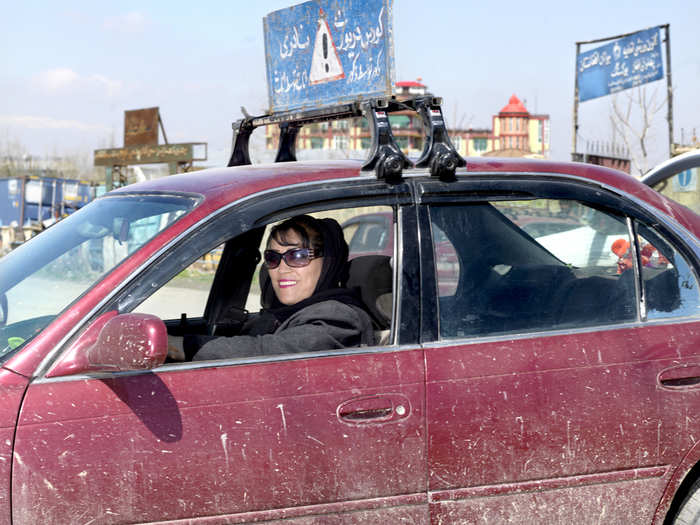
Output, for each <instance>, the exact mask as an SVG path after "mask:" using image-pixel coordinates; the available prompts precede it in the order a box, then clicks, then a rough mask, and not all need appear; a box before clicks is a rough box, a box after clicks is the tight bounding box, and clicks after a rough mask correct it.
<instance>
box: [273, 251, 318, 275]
mask: <svg viewBox="0 0 700 525" xmlns="http://www.w3.org/2000/svg"><path fill="white" fill-rule="evenodd" d="M322 256H323V254H322V253H320V252H316V251H314V250H313V249H311V248H292V249H291V250H287V251H286V252H284V253H279V252H276V251H274V250H265V252H264V253H263V258H264V264H265V267H266V268H267V269H269V270H274V269H275V268H277V267H278V266H279V265H280V262H282V259H284V262H285V263H287V266H289V267H290V268H303V267H304V266H308V265H309V263H310V262H311V260H312V259H316V258H318V257H322Z"/></svg>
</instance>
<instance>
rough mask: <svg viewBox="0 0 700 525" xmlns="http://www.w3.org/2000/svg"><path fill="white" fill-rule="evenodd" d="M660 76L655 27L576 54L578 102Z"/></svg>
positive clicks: (657, 33) (658, 50)
mask: <svg viewBox="0 0 700 525" xmlns="http://www.w3.org/2000/svg"><path fill="white" fill-rule="evenodd" d="M663 76H664V64H663V59H662V57H661V30H660V28H659V27H653V28H650V29H644V30H642V31H638V32H636V33H634V34H632V35H629V36H626V37H622V38H618V39H616V40H615V41H613V42H610V43H608V44H605V45H603V46H599V47H596V48H594V49H590V50H588V51H585V52H583V53H579V54H578V55H577V57H576V78H577V88H578V101H579V102H585V101H586V100H592V99H594V98H598V97H603V96H605V95H610V94H612V93H617V92H619V91H623V90H625V89H630V88H633V87H637V86H640V85H642V84H646V83H649V82H654V81H656V80H661V79H662V78H663Z"/></svg>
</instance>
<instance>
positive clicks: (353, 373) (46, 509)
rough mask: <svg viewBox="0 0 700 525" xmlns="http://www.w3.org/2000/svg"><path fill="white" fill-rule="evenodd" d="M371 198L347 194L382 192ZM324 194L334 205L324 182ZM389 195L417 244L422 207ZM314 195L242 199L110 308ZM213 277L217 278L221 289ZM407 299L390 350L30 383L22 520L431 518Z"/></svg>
mask: <svg viewBox="0 0 700 525" xmlns="http://www.w3.org/2000/svg"><path fill="white" fill-rule="evenodd" d="M373 188H374V189H373ZM373 188H372V187H370V188H369V189H367V188H364V189H354V190H353V189H352V188H343V189H341V190H339V191H341V192H342V195H343V196H344V197H347V196H348V194H351V193H352V191H354V192H355V194H360V192H362V193H363V194H365V195H366V192H367V191H369V192H370V193H372V191H374V193H375V194H378V193H379V192H380V191H384V185H383V184H379V183H378V184H375V185H374V186H373ZM319 191H320V192H321V193H322V194H323V195H324V196H325V197H326V198H328V199H332V198H333V195H332V193H333V191H332V189H329V188H328V187H327V186H326V187H324V188H322V190H319ZM392 191H393V192H394V194H393V195H390V197H387V198H386V199H388V201H389V203H390V204H394V205H395V206H394V209H395V210H397V224H399V225H402V226H401V228H402V230H401V231H402V233H401V237H402V238H405V237H406V236H408V237H410V238H415V234H416V233H415V232H416V229H415V219H411V217H412V214H413V208H412V207H411V206H407V207H406V208H405V209H404V208H403V207H402V206H396V202H397V200H401V199H404V200H406V201H407V199H408V197H406V196H404V197H401V193H402V191H403V192H404V193H405V192H406V190H405V188H404V189H403V190H401V189H397V188H394V190H392ZM319 194H320V193H318V192H314V189H313V188H310V187H309V186H306V187H304V188H303V191H301V190H300V191H299V192H298V193H294V191H293V190H290V189H287V190H286V191H285V193H284V196H283V197H276V196H275V195H274V194H268V195H266V198H265V200H264V201H261V202H260V203H259V205H256V206H251V205H250V203H248V207H247V209H246V210H245V213H243V212H240V211H239V210H237V209H236V208H232V209H230V210H229V211H228V212H226V213H225V214H223V216H222V217H219V218H216V219H215V220H213V221H210V222H209V223H208V224H205V225H204V226H202V228H203V229H202V230H201V231H196V232H190V234H188V236H187V237H188V240H187V242H186V243H181V244H180V245H179V246H175V247H173V248H172V249H170V250H169V251H168V253H167V254H166V255H165V256H163V257H162V258H161V260H160V261H158V262H156V263H155V264H153V265H152V266H151V267H149V268H148V269H146V270H145V271H144V273H143V275H141V276H139V277H138V278H137V279H136V280H135V281H134V282H133V283H132V284H131V285H130V286H128V287H126V288H125V289H124V290H122V291H120V293H119V294H118V296H117V297H115V298H114V300H113V301H111V302H110V303H109V304H108V305H107V306H105V308H104V309H105V310H107V311H109V309H110V308H116V309H121V310H122V311H123V310H127V311H128V310H130V309H133V308H134V307H135V306H136V305H137V304H138V303H139V302H141V301H142V300H143V297H144V296H145V295H146V293H145V292H144V290H145V289H147V288H148V287H150V286H152V285H153V283H160V282H162V281H163V277H162V276H164V275H174V274H177V273H178V272H179V271H180V270H181V269H182V266H179V265H182V264H183V263H182V262H181V261H184V262H185V263H189V262H190V261H191V260H192V258H193V257H196V256H197V254H205V253H208V252H209V251H210V250H211V249H212V248H214V247H215V246H218V245H219V244H220V243H221V242H222V241H223V240H225V236H226V235H231V233H230V231H231V224H240V225H241V226H240V228H241V231H243V232H245V231H247V230H248V229H249V228H251V227H253V225H256V224H257V226H259V225H260V223H258V219H259V218H260V217H267V218H268V220H269V216H270V214H271V213H273V214H276V216H278V217H280V218H282V217H283V216H284V214H285V212H284V211H279V210H282V209H283V208H284V206H285V205H287V206H292V205H299V204H301V203H303V204H304V205H305V206H307V207H311V206H313V205H314V204H313V199H314V198H318V196H319ZM295 195H296V197H295ZM295 199H297V200H295ZM386 199H385V200H386ZM336 202H337V201H336ZM407 202H408V201H407ZM378 204H381V203H380V202H378ZM317 206H318V207H319V208H323V206H322V205H321V204H318V205H317ZM336 206H337V204H336ZM325 207H326V208H327V206H325ZM389 209H391V208H389ZM290 213H291V212H290ZM404 216H406V217H404ZM234 218H235V220H233V219H234ZM257 226H256V227H257ZM222 232H229V233H222ZM234 242H235V241H234ZM410 246H411V244H409V245H408V247H407V248H405V249H404V251H403V258H402V261H403V260H408V261H409V263H407V264H406V265H404V264H403V263H402V262H399V261H398V260H397V261H395V268H396V269H397V271H398V273H397V276H398V277H397V279H399V281H398V282H400V283H403V282H404V281H406V280H408V281H410V282H412V283H413V282H417V281H418V279H417V274H418V270H417V268H418V267H417V265H416V264H414V263H412V262H410V261H415V257H414V256H413V254H412V253H411V248H410ZM397 253H401V251H400V250H399V251H397ZM227 257H228V256H227V255H226V253H225V254H224V256H223V257H222V260H223V259H226V258H227ZM246 267H247V266H246V264H244V263H241V264H240V265H238V266H236V268H237V269H238V271H240V272H241V273H245V272H246V270H245V268H246ZM250 273H252V267H251V268H250ZM220 282H221V281H220V280H219V279H218V275H217V279H215V280H214V284H213V287H214V288H216V287H217V286H218V284H217V283H220ZM411 290H412V288H411V286H402V294H398V295H400V297H398V296H397V298H396V301H398V302H397V303H396V307H395V310H396V312H397V314H396V317H395V319H394V324H393V330H394V337H393V339H392V340H393V341H394V342H393V343H391V344H389V345H385V346H383V347H366V348H352V349H345V350H342V351H332V352H325V353H324V352H322V353H316V354H294V355H283V356H273V357H267V358H252V357H251V358H243V359H237V360H224V361H210V362H198V363H182V364H179V363H178V364H166V365H164V366H162V367H160V368H157V369H155V370H153V371H147V372H125V373H116V372H114V373H104V372H103V373H96V374H88V375H86V374H81V375H75V376H71V375H63V376H60V377H49V376H50V375H51V374H50V373H49V374H48V375H44V376H43V377H37V378H35V379H34V380H33V382H32V384H31V385H30V386H29V388H28V391H27V394H26V396H25V399H24V402H23V406H22V410H21V413H20V418H19V424H18V427H17V435H16V444H15V451H16V453H15V462H14V469H13V494H12V496H13V500H12V501H13V517H14V519H15V521H16V522H18V523H37V522H53V523H61V522H63V523H66V522H76V521H85V522H88V521H91V520H93V521H97V522H100V523H120V522H156V521H168V520H177V519H188V520H192V519H196V518H205V517H217V518H218V519H223V520H227V521H230V520H231V521H233V522H242V521H246V522H247V521H260V520H285V519H288V520H290V521H294V522H298V521H295V520H312V519H320V518H318V516H327V515H336V516H338V517H339V519H341V521H342V522H348V523H349V522H352V523H356V522H367V523H374V522H380V521H385V522H391V523H398V522H401V521H410V522H413V523H426V522H427V495H426V479H427V476H426V460H425V428H424V424H425V415H424V399H425V383H424V366H423V353H422V350H421V349H420V347H419V346H418V345H417V344H416V336H415V334H414V333H413V332H412V330H413V327H414V326H415V323H411V322H410V318H411V317H415V316H416V312H415V304H416V301H415V297H411V295H410V294H411V293H412V291H411ZM134 297H138V298H139V299H137V300H134V299H133V298H134ZM207 308H208V309H209V310H211V309H212V307H211V304H210V305H209V306H208V307H207ZM404 316H408V319H404ZM411 341H413V344H411ZM399 343H401V344H399Z"/></svg>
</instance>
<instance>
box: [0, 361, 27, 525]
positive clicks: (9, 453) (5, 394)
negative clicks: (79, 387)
mask: <svg viewBox="0 0 700 525" xmlns="http://www.w3.org/2000/svg"><path fill="white" fill-rule="evenodd" d="M28 383H29V380H28V379H27V378H26V377H22V376H20V375H18V374H15V373H14V372H12V371H10V370H7V369H4V368H0V399H2V403H0V523H11V521H12V514H11V511H12V507H11V500H10V491H9V487H10V480H11V475H12V463H13V461H14V459H13V446H14V438H15V428H16V424H17V414H18V413H19V408H20V406H21V403H22V397H23V396H24V392H25V389H26V388H27V384H28Z"/></svg>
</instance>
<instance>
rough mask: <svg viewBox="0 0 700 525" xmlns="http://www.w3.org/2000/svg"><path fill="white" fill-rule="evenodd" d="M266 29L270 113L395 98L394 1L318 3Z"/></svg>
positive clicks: (279, 15)
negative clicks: (385, 97)
mask: <svg viewBox="0 0 700 525" xmlns="http://www.w3.org/2000/svg"><path fill="white" fill-rule="evenodd" d="M263 25H264V32H265V55H266V65H267V91H268V99H269V103H270V111H273V112H275V111H286V110H296V109H310V108H318V107H323V106H329V105H332V104H338V103H347V102H351V101H356V100H362V99H367V98H376V97H382V96H389V95H391V93H392V89H393V84H394V46H393V27H392V0H312V1H309V2H304V3H303V4H299V5H295V6H292V7H289V8H287V9H281V10H279V11H274V12H272V13H270V14H269V15H267V16H266V17H265V18H264V19H263Z"/></svg>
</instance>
